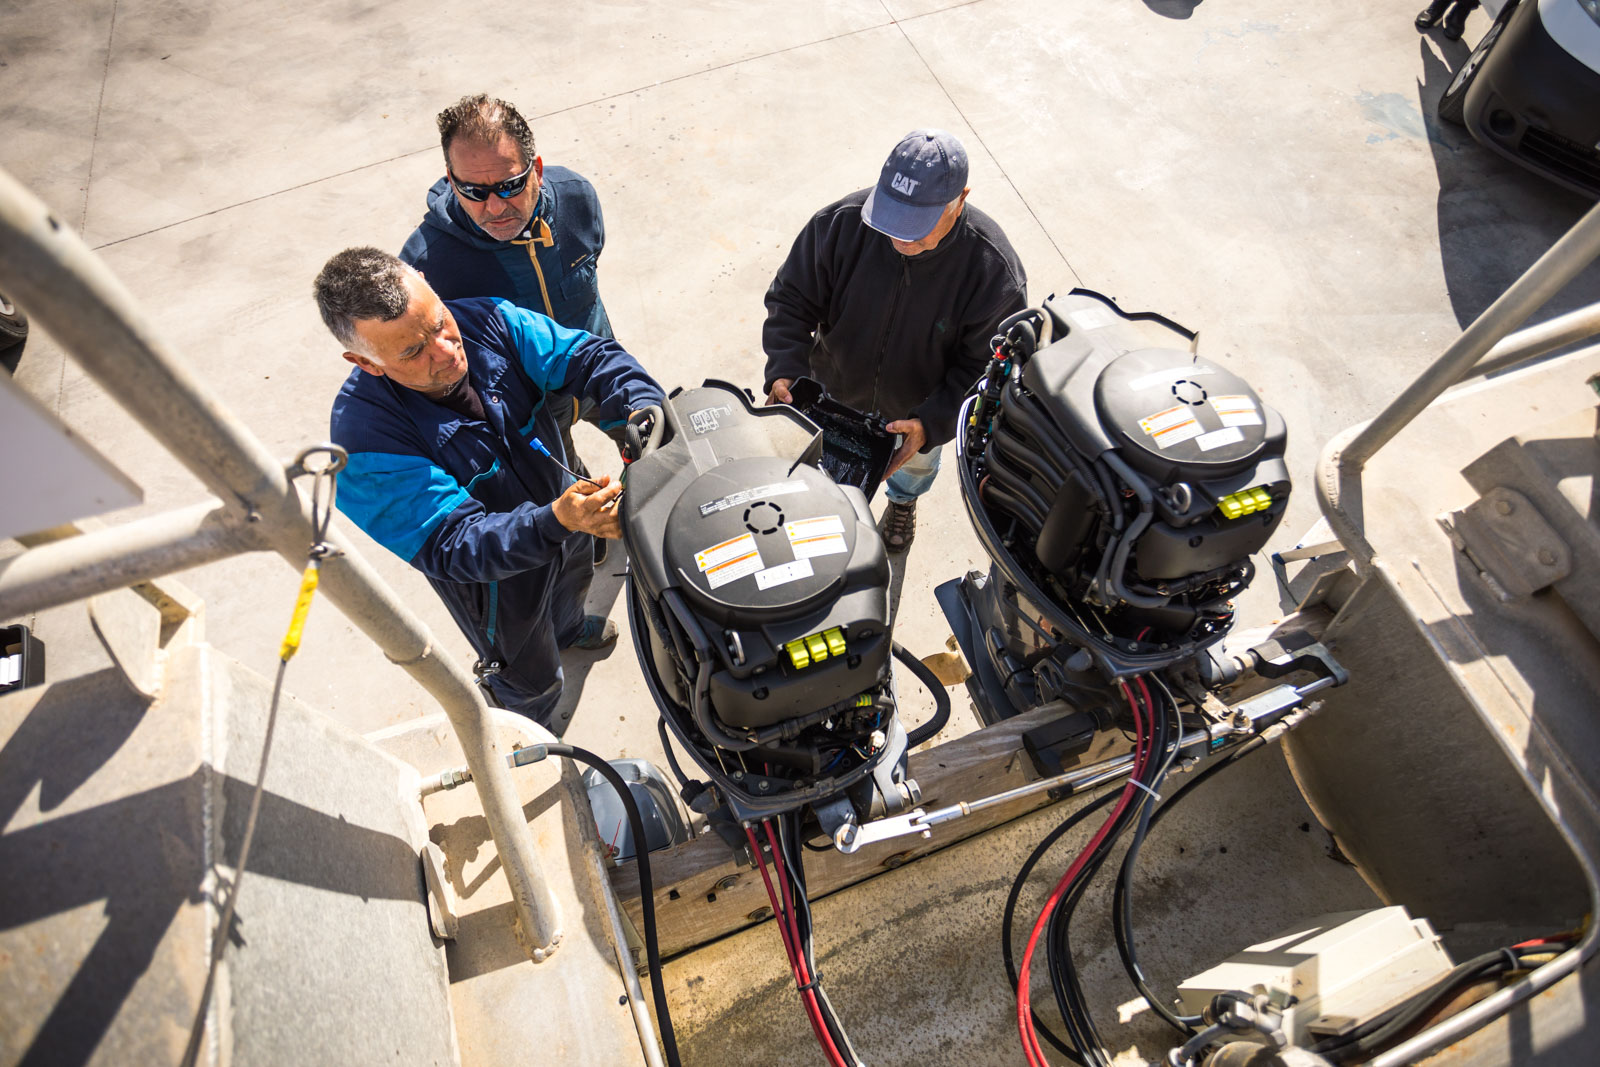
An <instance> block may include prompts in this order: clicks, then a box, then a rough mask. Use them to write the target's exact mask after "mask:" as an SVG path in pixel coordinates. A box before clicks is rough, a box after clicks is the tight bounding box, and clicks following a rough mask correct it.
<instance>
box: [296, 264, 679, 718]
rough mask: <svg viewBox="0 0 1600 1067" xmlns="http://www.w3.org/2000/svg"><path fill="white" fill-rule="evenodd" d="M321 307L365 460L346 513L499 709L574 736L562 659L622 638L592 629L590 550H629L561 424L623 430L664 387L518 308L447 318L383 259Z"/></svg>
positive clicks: (606, 487) (339, 271) (344, 269)
mask: <svg viewBox="0 0 1600 1067" xmlns="http://www.w3.org/2000/svg"><path fill="white" fill-rule="evenodd" d="M315 293H316V299H317V308H318V310H319V311H320V312H321V313H322V319H323V322H325V323H326V324H327V326H328V329H329V330H331V331H332V332H333V335H334V336H335V337H336V338H338V339H339V341H340V342H341V343H342V344H343V345H344V346H345V352H344V358H345V359H346V360H347V361H349V362H350V363H353V364H355V366H356V370H354V371H352V372H351V374H350V376H349V378H347V379H346V380H345V383H344V386H343V387H342V388H341V389H340V390H339V395H338V397H337V399H336V400H335V401H334V405H333V418H332V438H333V440H334V441H335V442H336V443H338V444H339V445H342V446H343V447H344V448H345V449H346V450H347V451H348V452H349V453H350V462H349V465H348V466H347V467H346V468H345V470H344V472H343V473H342V474H341V475H340V477H339V494H338V506H339V510H340V511H343V512H344V513H345V515H347V516H348V517H349V518H350V519H351V520H352V521H353V522H355V524H356V525H357V526H360V527H361V528H362V529H363V530H365V531H366V532H367V534H368V535H369V536H371V537H372V539H373V540H375V541H377V542H378V543H379V544H381V545H383V546H384V547H385V548H388V549H389V550H390V551H392V552H394V553H395V554H396V555H397V556H399V557H400V558H402V559H404V560H407V561H409V562H410V563H411V565H412V566H413V567H416V568H417V569H418V570H420V571H422V572H423V574H425V575H427V577H428V581H429V582H430V583H431V584H432V585H433V587H434V589H435V590H436V591H437V592H438V593H439V596H440V597H441V598H442V599H443V600H444V603H445V606H446V607H447V608H449V610H450V614H451V615H452V616H453V617H454V618H455V620H456V624H457V625H458V626H460V627H461V631H462V633H463V634H465V635H466V637H467V640H468V641H469V642H471V644H472V647H473V649H474V650H475V651H476V652H477V654H478V657H479V661H478V665H477V668H476V672H477V674H478V676H479V679H480V681H482V682H483V684H484V685H485V686H486V687H487V688H488V690H489V691H490V692H491V694H492V695H493V696H494V697H495V698H496V700H497V701H498V703H500V704H501V705H502V706H503V707H506V708H509V709H511V710H513V711H518V712H521V713H522V714H524V715H527V716H529V717H530V718H533V719H534V720H536V721H538V722H540V723H543V724H544V725H546V726H549V727H550V728H551V729H552V730H553V731H554V732H555V733H557V734H560V733H561V732H562V731H563V730H564V729H565V726H566V723H565V721H562V722H553V721H552V720H551V715H552V713H553V711H554V710H555V707H556V704H557V702H558V701H559V700H560V697H561V681H562V677H561V659H560V654H559V649H560V648H561V647H564V646H566V645H569V644H580V645H584V646H585V647H598V646H599V645H600V644H603V643H605V641H606V640H607V639H609V638H614V637H615V634H616V628H615V626H613V625H612V624H611V623H609V622H608V621H607V620H605V619H603V618H601V617H600V616H594V615H589V616H586V615H585V614H584V612H583V601H584V596H585V594H586V593H587V591H588V587H589V582H590V579H591V578H592V577H593V574H594V567H593V563H592V562H591V559H590V553H589V551H588V538H585V537H580V536H577V535H579V534H590V535H593V536H595V537H603V538H615V537H618V536H620V535H621V528H620V524H619V522H618V518H617V513H616V509H615V503H616V499H617V496H618V494H619V493H620V492H621V487H620V486H619V485H613V484H611V479H610V478H609V477H607V476H601V477H600V478H598V479H596V480H595V481H592V482H591V481H583V480H578V479H575V478H573V477H572V476H571V475H570V474H568V473H567V472H566V470H565V469H564V466H563V465H564V464H570V463H571V460H570V459H569V458H568V456H567V454H566V452H565V450H564V449H563V448H562V446H561V438H560V434H559V432H558V430H557V427H556V423H555V419H554V416H553V411H554V410H558V409H559V408H560V407H562V406H563V405H565V406H568V407H570V406H571V403H572V400H573V399H574V398H575V397H581V398H583V399H587V400H589V401H592V402H593V403H594V405H595V407H596V409H597V411H598V413H599V415H600V417H601V418H602V419H603V420H605V422H604V423H603V425H605V424H611V425H621V424H622V423H623V422H625V421H626V420H627V418H628V415H629V414H630V413H631V412H633V411H636V410H639V409H641V408H644V407H648V406H650V405H655V404H660V403H662V392H661V387H660V386H659V385H657V384H656V383H655V381H654V380H653V379H652V378H651V377H650V376H649V375H648V374H646V373H645V371H644V369H643V368H642V367H640V366H639V364H638V362H637V361H635V360H634V358H633V357H632V356H630V355H629V354H628V353H627V352H625V351H623V349H622V348H621V346H620V345H618V344H617V343H616V341H614V340H612V339H611V338H607V337H597V336H595V335H593V334H590V333H586V332H584V331H581V330H570V329H567V328H565V327H563V326H560V325H558V324H557V323H555V322H553V321H552V320H551V319H549V318H547V317H546V316H544V315H540V314H538V313H537V312H532V311H528V310H527V309H525V308H521V307H518V306H516V305H515V304H513V303H511V302H510V301H507V300H496V299H482V298H478V299H469V300H454V301H444V300H441V299H440V298H439V297H438V295H437V294H436V293H434V291H433V290H432V288H430V287H429V285H428V283H427V282H426V281H424V280H423V278H422V276H421V275H420V274H418V273H417V272H416V271H415V270H413V269H412V268H410V267H408V266H406V265H405V264H404V263H401V262H400V261H399V260H398V259H396V258H395V257H393V256H391V255H389V254H388V253H386V252H383V251H380V250H379V249H376V248H351V249H346V250H345V251H343V252H341V253H339V254H338V255H336V256H334V257H333V258H332V259H331V260H329V261H328V263H327V265H326V266H324V267H323V269H322V272H321V273H320V274H319V275H318V276H317V280H316V286H315Z"/></svg>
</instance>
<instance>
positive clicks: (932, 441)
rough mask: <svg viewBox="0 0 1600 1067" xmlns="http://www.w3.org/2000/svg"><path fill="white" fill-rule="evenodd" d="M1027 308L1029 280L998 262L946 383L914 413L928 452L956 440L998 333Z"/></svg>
mask: <svg viewBox="0 0 1600 1067" xmlns="http://www.w3.org/2000/svg"><path fill="white" fill-rule="evenodd" d="M1026 306H1027V278H1026V276H1025V275H1023V273H1022V265H1021V264H1020V263H1019V264H1017V266H1016V270H1015V271H1014V272H1013V271H1012V269H1011V266H1010V264H1008V263H1006V262H1005V261H1004V260H1003V259H1001V260H997V262H996V263H995V266H994V269H993V271H992V272H991V273H990V275H989V277H988V278H987V279H985V284H984V285H983V287H982V289H981V290H980V292H979V295H978V298H977V299H975V300H974V301H973V302H972V303H971V304H969V305H968V309H967V313H966V314H965V315H964V316H963V319H962V323H961V332H960V337H959V340H958V342H957V345H956V350H955V353H954V355H953V357H952V359H951V363H950V368H949V369H948V370H947V371H945V375H944V380H943V381H942V382H940V383H939V387H938V388H937V389H935V390H934V391H933V392H932V393H931V394H930V395H929V396H928V399H926V400H924V401H923V402H922V403H920V404H918V405H917V406H916V408H914V409H913V410H912V412H911V416H912V418H917V419H921V420H922V426H923V429H924V430H926V431H927V434H928V443H927V444H925V445H923V446H922V450H923V451H924V452H927V451H929V450H930V449H933V448H937V447H938V446H940V445H942V444H944V443H945V442H946V441H949V440H953V439H954V438H955V436H956V417H957V416H958V415H959V414H960V413H961V402H962V401H963V400H964V399H965V398H966V395H967V391H968V390H969V389H971V388H972V386H973V383H974V382H976V381H977V380H978V379H979V378H980V377H981V376H982V375H983V368H984V367H985V366H986V365H987V364H988V362H989V358H990V356H991V355H992V354H993V350H992V349H991V348H990V346H989V342H990V341H991V340H992V339H993V338H994V328H995V327H996V326H998V325H999V324H1000V321H1001V320H1002V319H1004V318H1005V317H1006V316H1007V315H1010V314H1011V313H1012V312H1015V311H1021V310H1022V309H1023V308H1024V307H1026Z"/></svg>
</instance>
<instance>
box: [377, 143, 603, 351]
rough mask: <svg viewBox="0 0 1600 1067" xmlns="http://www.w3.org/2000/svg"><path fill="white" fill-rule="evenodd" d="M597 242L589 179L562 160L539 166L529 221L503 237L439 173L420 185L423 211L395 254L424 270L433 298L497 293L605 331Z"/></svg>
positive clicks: (599, 228)
mask: <svg viewBox="0 0 1600 1067" xmlns="http://www.w3.org/2000/svg"><path fill="white" fill-rule="evenodd" d="M605 243H606V227H605V220H604V219H603V218H602V217H601V215H600V198H599V197H598V196H596V195H595V191H594V186H592V185H590V184H589V182H588V181H587V180H586V179H585V178H583V177H582V176H581V175H579V174H575V173H573V172H572V171H570V170H568V169H567V168H566V167H546V168H545V169H544V178H543V185H542V187H541V188H540V190H539V201H538V203H537V204H536V205H535V206H534V211H533V219H532V222H531V223H530V225H529V228H528V230H527V231H525V232H524V233H523V234H522V235H521V236H520V237H517V238H514V239H513V240H510V241H496V240H495V239H494V238H493V237H490V236H489V235H488V234H486V233H484V232H483V231H482V230H480V229H479V228H478V225H477V223H475V222H473V221H472V219H471V218H469V217H468V216H467V213H466V211H464V210H463V209H462V207H461V201H460V200H459V199H458V198H457V197H456V191H455V190H454V189H453V188H451V186H450V180H449V179H448V178H440V179H439V180H438V181H436V182H434V183H433V187H432V188H431V189H429V190H428V210H427V213H426V214H425V215H423V217H422V224H421V225H419V226H418V227H417V228H416V229H415V230H413V231H412V233H411V236H410V237H409V238H407V239H406V243H405V245H404V247H402V248H401V249H400V259H401V261H402V262H405V263H409V264H411V265H412V266H413V267H415V268H417V269H418V270H420V271H421V272H422V273H423V274H425V275H427V277H428V284H429V285H431V286H432V287H433V291H434V292H436V293H438V294H439V298H440V299H441V300H461V299H465V298H467V297H473V296H493V297H500V298H502V299H505V300H509V301H511V302H512V303H514V304H520V305H521V306H522V307H525V308H528V309H529V310H530V311H537V312H540V313H541V314H544V315H547V316H549V317H550V318H552V319H554V320H555V321H556V322H558V323H560V324H561V325H562V326H567V327H570V328H571V329H574V330H583V331H585V332H587V333H592V334H594V335H595V336H597V337H611V336H613V334H612V332H611V320H610V319H609V318H607V317H606V308H605V305H604V304H603V303H601V302H600V288H599V285H598V284H597V283H596V281H595V267H596V265H597V264H598V263H599V261H600V250H601V249H602V248H604V247H605Z"/></svg>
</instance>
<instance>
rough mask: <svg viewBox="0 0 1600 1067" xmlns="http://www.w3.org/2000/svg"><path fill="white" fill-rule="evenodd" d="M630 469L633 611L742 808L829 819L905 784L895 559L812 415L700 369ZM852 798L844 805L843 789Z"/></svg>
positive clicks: (666, 680)
mask: <svg viewBox="0 0 1600 1067" xmlns="http://www.w3.org/2000/svg"><path fill="white" fill-rule="evenodd" d="M662 422H663V424H664V425H663V427H661V432H660V434H659V436H660V438H661V439H660V442H659V445H658V446H657V447H654V448H649V447H646V448H645V449H642V451H643V454H642V455H641V456H640V457H639V458H638V459H637V460H635V461H634V462H632V463H631V464H630V465H629V466H628V468H627V469H626V471H625V472H624V475H623V486H624V491H623V495H622V501H621V505H620V508H621V519H622V528H623V542H624V544H625V545H626V546H627V549H628V554H629V557H630V560H631V564H630V570H629V587H628V600H629V617H630V620H631V622H632V626H633V632H634V640H635V645H636V647H637V650H638V654H639V659H640V666H641V667H642V668H643V669H644V673H645V675H646V680H647V682H648V684H649V687H650V690H651V693H652V695H653V696H654V697H655V699H656V701H657V703H658V705H659V706H660V708H661V713H662V716H663V718H664V719H665V721H666V723H667V724H668V726H669V727H670V728H671V730H672V733H673V734H674V735H675V737H676V740H677V742H678V743H679V744H681V745H682V746H683V747H684V748H685V749H686V750H687V751H688V752H689V753H690V755H691V756H692V758H693V759H694V761H695V763H696V764H698V766H699V768H700V770H701V771H702V772H704V774H705V775H706V776H707V777H708V778H709V779H710V780H711V781H712V783H713V784H714V786H715V787H716V789H717V791H718V794H719V797H718V799H720V800H722V801H725V802H726V804H727V806H728V808H729V810H730V812H731V814H732V815H733V817H734V819H735V820H736V821H745V820H749V819H760V818H765V817H766V816H769V815H773V814H777V813H779V812H783V811H789V810H793V809H795V808H798V807H801V806H805V805H811V806H812V807H813V808H814V809H815V810H817V813H818V815H819V818H820V819H821V821H822V822H823V826H824V828H825V829H827V830H828V831H829V832H830V833H831V832H832V831H833V829H835V828H836V826H837V825H839V824H841V823H842V822H844V821H856V820H858V821H866V820H867V819H868V818H871V817H874V816H876V815H881V814H885V813H890V812H894V811H898V810H900V809H901V808H903V807H905V806H907V805H908V803H910V802H911V801H912V800H913V793H914V785H913V784H911V783H907V782H906V780H905V766H906V748H907V745H906V733H905V730H904V729H903V728H902V726H901V725H900V723H899V721H898V718H897V716H896V714H895V700H894V692H893V686H892V675H891V671H890V666H889V659H890V652H891V644H892V642H891V639H890V628H889V561H888V556H887V554H886V552H885V550H884V547H883V543H882V541H881V539H880V538H879V537H878V534H877V530H876V527H875V525H874V523H873V519H872V514H871V512H870V510H869V509H868V507H867V499H866V497H865V496H864V495H863V494H862V492H861V490H860V489H858V488H856V487H854V486H849V485H839V484H836V483H835V482H834V481H833V480H832V479H830V478H829V477H828V476H827V475H826V474H825V473H823V471H822V470H821V469H819V467H818V466H816V464H817V462H818V460H819V457H820V456H821V454H822V439H821V434H820V433H819V432H818V430H817V428H816V426H815V425H813V424H812V423H811V422H810V421H809V420H808V419H807V418H806V417H805V416H804V415H803V414H801V413H800V412H799V411H797V410H795V409H794V408H791V407H787V406H781V405H780V406H770V407H756V406H755V405H754V404H753V403H752V402H751V400H750V398H749V397H748V396H747V395H746V394H745V393H744V391H742V390H740V389H738V388H737V387H735V386H732V385H729V384H728V383H725V382H719V381H707V382H706V383H705V384H704V385H703V386H701V387H700V388H697V389H690V390H679V391H675V392H674V393H673V394H672V396H670V397H669V398H668V400H667V402H666V407H665V410H664V412H663V415H662ZM840 797H844V798H847V799H848V805H846V806H844V807H841V806H840V805H839V804H838V803H837V802H835V803H832V804H829V803H826V802H828V801H837V799H838V798H840Z"/></svg>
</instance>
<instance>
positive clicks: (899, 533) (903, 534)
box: [878, 500, 917, 554]
mask: <svg viewBox="0 0 1600 1067" xmlns="http://www.w3.org/2000/svg"><path fill="white" fill-rule="evenodd" d="M878 535H879V536H880V537H882V538H883V547H885V548H887V549H888V550H889V551H890V552H891V553H895V554H898V553H901V552H904V551H905V550H906V549H908V548H910V547H911V542H912V540H913V539H914V538H915V537H916V536H917V502H916V501H915V500H913V501H912V502H911V503H909V504H897V503H895V502H894V501H893V500H891V501H889V506H888V507H887V508H885V509H884V512H883V519H882V520H881V521H880V522H879V523H878Z"/></svg>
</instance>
